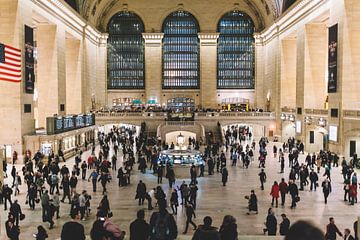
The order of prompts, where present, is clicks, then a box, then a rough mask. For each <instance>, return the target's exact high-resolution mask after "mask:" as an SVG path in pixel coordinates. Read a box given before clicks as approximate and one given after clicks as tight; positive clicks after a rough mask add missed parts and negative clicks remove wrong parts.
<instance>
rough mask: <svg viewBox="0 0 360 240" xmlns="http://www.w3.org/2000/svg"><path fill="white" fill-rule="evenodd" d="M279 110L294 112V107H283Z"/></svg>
mask: <svg viewBox="0 0 360 240" xmlns="http://www.w3.org/2000/svg"><path fill="white" fill-rule="evenodd" d="M281 112H283V113H294V112H296V110H295V108H289V107H283V108H281Z"/></svg>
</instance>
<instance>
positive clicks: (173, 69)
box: [162, 11, 200, 89]
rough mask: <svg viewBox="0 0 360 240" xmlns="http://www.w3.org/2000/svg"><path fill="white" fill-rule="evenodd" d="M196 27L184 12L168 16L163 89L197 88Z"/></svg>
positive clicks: (165, 34) (165, 22)
mask: <svg viewBox="0 0 360 240" xmlns="http://www.w3.org/2000/svg"><path fill="white" fill-rule="evenodd" d="M199 31H200V29H199V24H198V22H197V20H196V19H195V17H194V16H193V15H191V14H190V13H189V12H186V11H177V12H173V13H171V14H170V15H169V16H168V17H167V18H166V19H165V21H164V23H163V32H164V38H163V49H162V50H163V88H165V89H166V88H189V89H194V88H199V85H200V72H199V59H200V58H199V57H200V56H199V39H198V32H199Z"/></svg>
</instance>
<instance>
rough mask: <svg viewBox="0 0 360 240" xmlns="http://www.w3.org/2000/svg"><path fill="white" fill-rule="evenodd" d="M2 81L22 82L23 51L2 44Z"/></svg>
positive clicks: (0, 60)
mask: <svg viewBox="0 0 360 240" xmlns="http://www.w3.org/2000/svg"><path fill="white" fill-rule="evenodd" d="M0 81H7V82H16V83H18V82H21V50H20V49H16V48H13V47H10V46H8V45H5V44H2V43H0Z"/></svg>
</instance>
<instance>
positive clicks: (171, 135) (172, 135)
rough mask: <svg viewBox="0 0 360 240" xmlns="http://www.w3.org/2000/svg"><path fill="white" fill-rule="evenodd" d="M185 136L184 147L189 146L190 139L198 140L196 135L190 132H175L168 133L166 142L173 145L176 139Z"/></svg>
mask: <svg viewBox="0 0 360 240" xmlns="http://www.w3.org/2000/svg"><path fill="white" fill-rule="evenodd" d="M180 133H181V135H182V136H184V139H185V143H184V145H185V146H187V145H189V138H194V139H195V140H196V133H193V132H190V131H173V132H168V133H166V134H165V142H166V143H167V144H169V145H170V144H171V143H174V144H175V143H176V139H177V137H178V136H179V135H180Z"/></svg>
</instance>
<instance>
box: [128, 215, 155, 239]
mask: <svg viewBox="0 0 360 240" xmlns="http://www.w3.org/2000/svg"><path fill="white" fill-rule="evenodd" d="M149 236H150V225H149V224H148V223H147V222H146V221H145V211H144V210H142V209H141V210H139V211H138V212H137V218H136V220H135V221H133V222H132V223H131V224H130V240H148V239H149Z"/></svg>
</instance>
